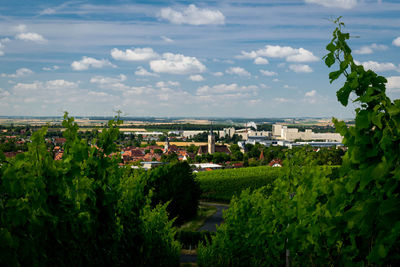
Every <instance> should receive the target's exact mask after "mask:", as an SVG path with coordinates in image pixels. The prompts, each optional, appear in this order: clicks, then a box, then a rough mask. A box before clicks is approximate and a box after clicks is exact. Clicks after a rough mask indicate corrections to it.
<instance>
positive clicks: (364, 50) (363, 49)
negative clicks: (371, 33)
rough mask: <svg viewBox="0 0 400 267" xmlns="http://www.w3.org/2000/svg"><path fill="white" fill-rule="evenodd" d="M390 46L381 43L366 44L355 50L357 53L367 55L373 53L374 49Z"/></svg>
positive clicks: (383, 48)
mask: <svg viewBox="0 0 400 267" xmlns="http://www.w3.org/2000/svg"><path fill="white" fill-rule="evenodd" d="M387 48H388V47H387V46H386V45H380V44H375V43H373V44H371V45H365V46H362V47H361V48H360V49H357V50H354V53H355V54H360V55H365V54H372V53H373V52H374V50H380V51H383V50H386V49H387Z"/></svg>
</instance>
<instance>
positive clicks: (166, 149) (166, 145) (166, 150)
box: [164, 135, 169, 153]
mask: <svg viewBox="0 0 400 267" xmlns="http://www.w3.org/2000/svg"><path fill="white" fill-rule="evenodd" d="M168 150H169V139H168V135H167V139H166V140H165V145H164V153H167V152H168Z"/></svg>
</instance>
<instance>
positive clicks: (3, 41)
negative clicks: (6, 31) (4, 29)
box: [0, 38, 10, 56]
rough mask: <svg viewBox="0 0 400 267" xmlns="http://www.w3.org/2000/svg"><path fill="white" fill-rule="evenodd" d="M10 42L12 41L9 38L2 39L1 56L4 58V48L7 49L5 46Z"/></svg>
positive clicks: (0, 43)
mask: <svg viewBox="0 0 400 267" xmlns="http://www.w3.org/2000/svg"><path fill="white" fill-rule="evenodd" d="M9 41H10V39H8V38H3V39H0V56H4V51H3V50H4V48H6V46H5V45H4V44H5V43H8V42H9Z"/></svg>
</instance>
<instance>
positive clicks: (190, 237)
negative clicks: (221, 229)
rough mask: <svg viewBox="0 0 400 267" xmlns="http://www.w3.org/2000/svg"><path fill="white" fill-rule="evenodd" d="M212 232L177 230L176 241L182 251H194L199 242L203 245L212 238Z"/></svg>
mask: <svg viewBox="0 0 400 267" xmlns="http://www.w3.org/2000/svg"><path fill="white" fill-rule="evenodd" d="M214 235H215V233H214V232H209V231H200V232H199V231H188V230H179V231H177V232H176V236H175V238H176V240H178V241H179V243H181V245H182V248H183V249H195V248H196V247H197V246H198V244H199V242H202V243H205V242H207V241H208V242H209V241H210V240H211V236H214Z"/></svg>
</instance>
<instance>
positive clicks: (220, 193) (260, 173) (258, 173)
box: [197, 166, 282, 202]
mask: <svg viewBox="0 0 400 267" xmlns="http://www.w3.org/2000/svg"><path fill="white" fill-rule="evenodd" d="M281 172H282V169H281V168H273V167H269V166H259V167H249V168H241V169H225V170H215V171H207V172H199V173H197V178H198V179H199V182H200V187H201V189H202V191H203V193H202V195H201V198H202V199H204V200H208V201H222V202H229V201H230V200H231V198H232V196H233V195H239V194H240V193H241V192H242V190H244V189H246V188H251V189H255V188H260V187H262V186H265V185H269V184H271V183H272V181H273V180H275V178H277V177H278V175H279V174H280V173H281Z"/></svg>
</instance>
